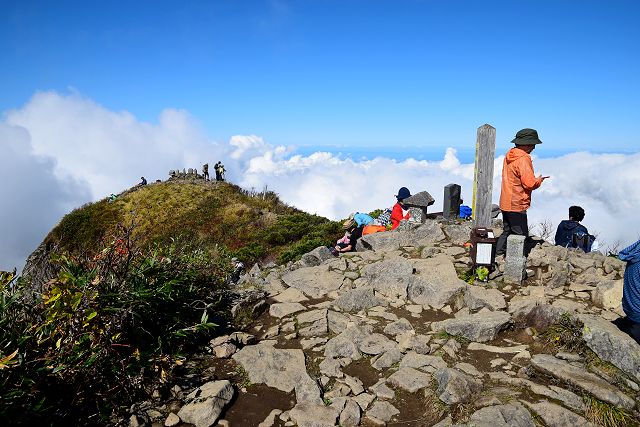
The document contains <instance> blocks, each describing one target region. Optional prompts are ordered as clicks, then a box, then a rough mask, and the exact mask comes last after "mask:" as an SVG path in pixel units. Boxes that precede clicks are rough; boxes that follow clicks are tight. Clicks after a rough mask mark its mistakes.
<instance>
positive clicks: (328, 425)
mask: <svg viewBox="0 0 640 427" xmlns="http://www.w3.org/2000/svg"><path fill="white" fill-rule="evenodd" d="M289 415H290V416H291V420H293V422H295V423H296V424H297V426H298V427H333V426H335V425H336V420H337V419H338V415H339V412H338V411H337V410H336V409H335V408H332V407H331V406H324V405H323V404H312V403H309V402H303V403H298V404H297V405H296V406H295V407H294V408H293V409H292V410H291V411H289Z"/></svg>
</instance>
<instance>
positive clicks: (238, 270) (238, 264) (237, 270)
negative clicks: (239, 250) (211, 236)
mask: <svg viewBox="0 0 640 427" xmlns="http://www.w3.org/2000/svg"><path fill="white" fill-rule="evenodd" d="M231 264H232V265H233V273H231V277H230V281H231V283H238V281H239V280H240V276H241V275H242V273H243V272H244V264H243V263H242V261H240V260H238V258H236V257H233V258H231Z"/></svg>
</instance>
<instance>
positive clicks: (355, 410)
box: [340, 399, 360, 427]
mask: <svg viewBox="0 0 640 427" xmlns="http://www.w3.org/2000/svg"><path fill="white" fill-rule="evenodd" d="M357 425H360V406H359V404H358V403H357V402H356V401H355V400H352V399H349V400H347V403H346V404H345V406H344V409H343V410H342V412H341V413H340V426H342V427H355V426H357Z"/></svg>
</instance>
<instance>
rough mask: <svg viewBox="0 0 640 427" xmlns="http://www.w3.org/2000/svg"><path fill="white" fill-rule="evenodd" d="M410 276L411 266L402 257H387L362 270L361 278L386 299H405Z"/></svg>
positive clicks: (411, 272) (411, 273)
mask: <svg viewBox="0 0 640 427" xmlns="http://www.w3.org/2000/svg"><path fill="white" fill-rule="evenodd" d="M376 234H385V233H376ZM412 275H413V266H412V265H411V263H410V262H409V261H407V260H406V259H404V258H402V257H389V258H387V259H385V260H383V261H380V262H376V263H373V264H369V265H366V266H365V267H364V268H363V269H362V278H363V279H365V280H367V281H368V283H369V285H370V286H372V287H373V288H374V289H375V290H376V291H377V292H379V293H381V294H383V295H385V296H388V297H397V296H399V297H402V298H406V296H407V286H408V285H409V281H410V280H411V277H412Z"/></svg>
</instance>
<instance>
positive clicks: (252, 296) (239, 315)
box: [231, 290, 268, 329]
mask: <svg viewBox="0 0 640 427" xmlns="http://www.w3.org/2000/svg"><path fill="white" fill-rule="evenodd" d="M267 308H268V304H267V293H266V292H265V291H259V290H251V291H245V292H242V293H240V294H238V295H235V296H234V297H233V304H232V307H231V316H232V318H233V323H234V324H235V325H236V326H238V328H239V329H244V328H247V327H249V326H250V325H251V323H252V322H253V321H254V320H255V319H257V318H258V316H260V315H261V314H262V313H263V312H264V311H265V310H266V309H267Z"/></svg>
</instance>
